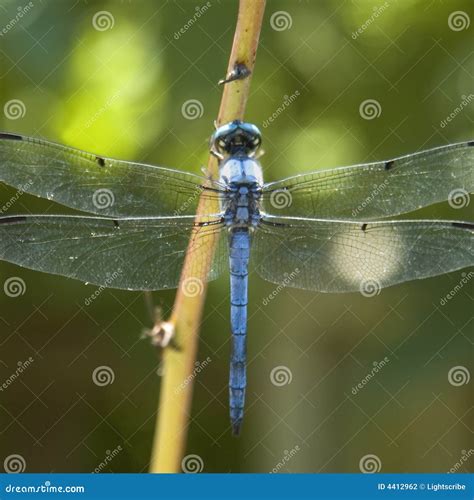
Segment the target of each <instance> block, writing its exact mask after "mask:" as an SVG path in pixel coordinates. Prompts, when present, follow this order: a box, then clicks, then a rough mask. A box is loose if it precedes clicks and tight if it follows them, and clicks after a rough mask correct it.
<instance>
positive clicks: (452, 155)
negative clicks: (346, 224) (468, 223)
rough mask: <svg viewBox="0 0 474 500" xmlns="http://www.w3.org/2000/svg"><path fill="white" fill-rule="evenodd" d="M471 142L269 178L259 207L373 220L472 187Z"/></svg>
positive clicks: (459, 194) (277, 212) (456, 196)
mask: <svg viewBox="0 0 474 500" xmlns="http://www.w3.org/2000/svg"><path fill="white" fill-rule="evenodd" d="M473 146H474V141H471V142H464V143H459V144H452V145H450V146H445V147H441V148H436V149H431V150H428V151H423V152H421V153H415V154H411V155H408V156H403V157H401V158H396V159H394V160H389V161H381V162H377V163H367V164H365V165H355V166H352V167H342V168H336V169H332V170H321V171H316V172H312V173H309V174H302V175H297V176H295V177H289V178H287V179H284V180H281V181H278V182H271V183H269V184H266V185H265V186H264V188H263V195H262V196H263V197H262V204H263V210H264V211H265V212H267V213H269V214H272V215H275V216H294V217H308V218H312V217H314V218H328V219H346V220H347V219H361V218H362V219H364V220H371V219H376V218H383V217H387V216H393V215H398V214H402V213H406V212H410V211H412V210H415V209H417V208H421V207H424V206H426V205H431V204H433V203H437V202H440V201H445V200H448V199H451V198H452V199H453V203H456V202H457V203H462V201H463V198H465V197H467V196H468V193H471V192H474V147H473Z"/></svg>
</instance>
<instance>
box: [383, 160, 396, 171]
mask: <svg viewBox="0 0 474 500" xmlns="http://www.w3.org/2000/svg"><path fill="white" fill-rule="evenodd" d="M394 164H395V160H390V161H386V162H385V170H390V169H391V168H392V167H393V165H394Z"/></svg>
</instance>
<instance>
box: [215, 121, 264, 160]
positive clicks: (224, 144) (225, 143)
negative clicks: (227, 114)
mask: <svg viewBox="0 0 474 500" xmlns="http://www.w3.org/2000/svg"><path fill="white" fill-rule="evenodd" d="M261 144H262V135H261V133H260V130H259V129H258V128H257V127H256V126H255V125H253V124H251V123H245V122H241V121H240V120H234V121H233V122H230V123H227V124H225V125H222V127H219V128H218V129H217V130H216V131H215V132H214V134H212V137H211V141H210V148H211V153H212V154H214V155H215V156H217V158H219V159H223V158H224V157H225V156H234V155H235V156H253V155H254V154H255V153H256V152H257V150H258V148H259V147H260V145H261Z"/></svg>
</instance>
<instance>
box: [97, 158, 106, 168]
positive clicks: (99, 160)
mask: <svg viewBox="0 0 474 500" xmlns="http://www.w3.org/2000/svg"><path fill="white" fill-rule="evenodd" d="M95 159H96V161H97V163H98V164H99V166H100V167H105V160H104V159H103V158H102V157H101V156H96V157H95Z"/></svg>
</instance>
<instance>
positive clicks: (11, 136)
mask: <svg viewBox="0 0 474 500" xmlns="http://www.w3.org/2000/svg"><path fill="white" fill-rule="evenodd" d="M0 139H10V140H12V141H22V140H23V137H22V136H21V135H16V134H8V133H7V132H0Z"/></svg>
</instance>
